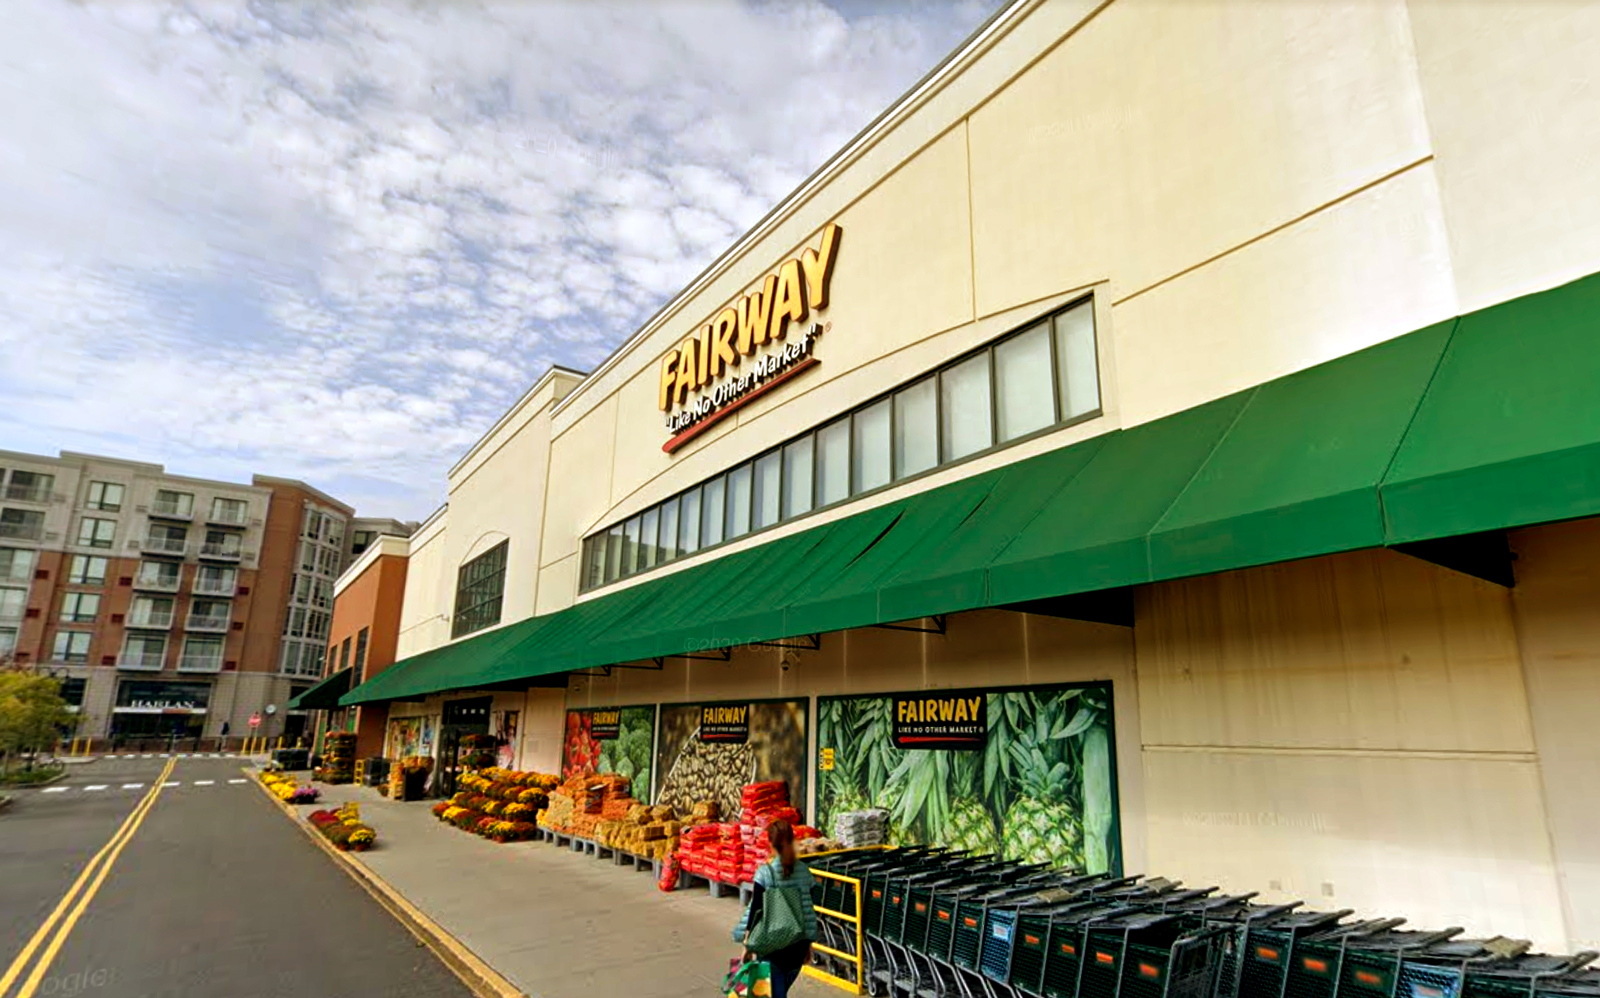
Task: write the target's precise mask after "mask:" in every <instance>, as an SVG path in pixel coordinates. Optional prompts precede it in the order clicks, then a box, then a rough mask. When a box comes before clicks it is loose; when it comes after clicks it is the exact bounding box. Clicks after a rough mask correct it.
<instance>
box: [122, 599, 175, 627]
mask: <svg viewBox="0 0 1600 998" xmlns="http://www.w3.org/2000/svg"><path fill="white" fill-rule="evenodd" d="M172 606H173V601H172V600H170V599H162V598H160V597H157V596H138V597H135V598H134V601H133V607H132V608H131V609H130V610H129V612H128V626H129V627H160V628H167V627H171V626H172Z"/></svg>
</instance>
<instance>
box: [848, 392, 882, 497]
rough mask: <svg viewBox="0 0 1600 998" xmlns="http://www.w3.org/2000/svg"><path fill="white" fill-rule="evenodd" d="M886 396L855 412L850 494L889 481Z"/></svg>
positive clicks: (864, 490) (865, 490)
mask: <svg viewBox="0 0 1600 998" xmlns="http://www.w3.org/2000/svg"><path fill="white" fill-rule="evenodd" d="M889 452H890V444H889V400H888V399H884V400H883V401H882V402H879V403H878V404H876V405H871V406H868V407H867V408H865V409H862V410H861V411H860V412H858V413H856V418H855V440H854V447H853V449H852V453H851V459H852V460H851V479H850V480H851V482H852V486H851V489H850V491H851V494H854V493H857V492H868V491H871V490H872V489H875V488H878V487H879V486H882V485H887V484H889Z"/></svg>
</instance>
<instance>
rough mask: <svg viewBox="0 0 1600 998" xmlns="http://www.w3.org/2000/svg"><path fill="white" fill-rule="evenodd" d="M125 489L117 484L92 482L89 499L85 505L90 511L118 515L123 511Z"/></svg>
mask: <svg viewBox="0 0 1600 998" xmlns="http://www.w3.org/2000/svg"><path fill="white" fill-rule="evenodd" d="M122 495H123V487H122V486H121V485H119V484H117V483H116V482H90V483H89V499H88V501H87V502H85V503H84V505H85V506H87V507H88V508H90V509H98V510H103V511H104V512H107V513H117V512H120V511H121V510H122Z"/></svg>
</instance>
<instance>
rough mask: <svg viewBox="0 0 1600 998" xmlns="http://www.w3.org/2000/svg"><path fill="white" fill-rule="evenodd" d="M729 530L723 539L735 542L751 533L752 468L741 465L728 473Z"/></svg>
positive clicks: (727, 518) (727, 521)
mask: <svg viewBox="0 0 1600 998" xmlns="http://www.w3.org/2000/svg"><path fill="white" fill-rule="evenodd" d="M725 522H726V524H727V530H726V531H724V533H723V537H724V538H725V539H727V540H730V541H731V540H733V539H734V538H735V537H743V536H744V535H745V534H748V533H749V532H750V466H749V465H748V464H741V465H739V467H737V468H735V469H733V470H732V471H730V472H728V515H727V517H726V518H725Z"/></svg>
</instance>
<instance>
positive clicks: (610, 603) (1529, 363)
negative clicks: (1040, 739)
mask: <svg viewBox="0 0 1600 998" xmlns="http://www.w3.org/2000/svg"><path fill="white" fill-rule="evenodd" d="M1597 35H1600V7H1597V6H1596V5H1592V4H1589V5H1580V4H1564V5H1517V6H1510V5H1485V4H1467V5H1460V4H1456V5H1451V4H1445V3H1433V2H1411V3H1406V2H1400V0H1393V2H1372V3H1362V4H1352V5H1348V6H1344V7H1340V8H1337V9H1332V8H1327V7H1325V6H1321V5H1308V4H1267V3H1242V2H1241V3H1232V4H1158V3H1150V2H1141V0H1114V2H1109V3H1091V2H1075V0H1043V2H1030V0H1019V2H1017V3H1014V4H1012V5H1010V6H1008V7H1007V8H1005V9H1004V10H1003V11H1001V12H1000V13H999V14H998V15H996V17H995V18H994V19H993V20H992V21H990V22H989V23H988V24H987V25H986V26H985V27H984V28H983V29H981V30H980V31H979V32H978V33H977V34H976V35H974V37H973V38H972V39H971V40H969V42H968V43H966V44H965V45H964V46H963V47H962V48H961V49H960V50H958V51H957V52H956V53H954V54H953V55H952V57H951V58H950V59H949V60H948V61H947V62H946V63H944V64H943V65H941V66H940V67H939V68H938V69H936V70H935V71H934V72H933V73H932V74H931V75H930V76H929V77H928V78H927V79H925V80H924V81H923V82H921V83H920V84H919V85H918V86H917V87H916V88H914V89H913V90H912V91H911V92H910V93H909V94H908V95H907V96H906V97H904V98H903V99H902V100H901V101H899V102H898V103H896V104H895V105H894V106H893V107H891V108H890V109H889V110H888V111H886V112H885V114H884V115H883V116H882V117H881V118H879V119H878V120H877V121H876V122H874V123H873V124H872V125H871V126H869V127H868V128H867V129H866V131H864V132H863V133H862V134H861V135H860V136H858V137H857V138H856V139H854V140H853V141H852V142H851V143H850V144H849V145H848V146H847V147H846V148H845V149H844V150H842V151H841V152H840V153H839V154H838V155H837V156H835V157H834V158H833V159H832V160H830V161H829V162H828V163H827V164H826V165H825V166H824V167H823V168H822V169H821V170H819V171H818V173H817V174H816V175H814V176H813V177H812V178H810V179H809V180H808V181H807V182H806V183H805V184H803V185H802V186H801V188H799V189H798V190H797V191H796V192H795V193H794V194H793V195H792V196H791V197H790V198H789V199H787V200H786V201H785V202H783V203H782V204H781V205H779V206H778V208H776V209H775V210H774V211H773V213H772V214H771V215H769V216H768V217H767V218H766V219H764V220H763V221H762V222H760V223H759V224H758V225H757V226H756V227H755V228H754V229H752V230H751V232H750V233H749V234H747V235H746V236H745V237H744V238H742V239H741V240H740V241H739V242H738V243H737V244H736V245H735V246H734V247H733V248H731V249H730V250H729V251H728V252H727V253H726V254H725V255H724V256H723V257H722V258H720V259H719V260H717V261H716V263H714V264H713V265H712V266H711V268H710V269H708V270H707V271H706V272H705V273H704V274H702V275H701V276H700V277H699V278H698V279H696V280H695V281H694V282H693V283H692V284H691V285H690V286H688V287H687V288H685V289H684V290H683V291H682V292H681V293H680V294H679V295H678V296H677V297H676V298H674V299H673V300H672V301H671V302H670V303H669V304H668V305H667V306H666V307H665V308H664V309H663V310H662V311H661V312H660V313H659V314H658V315H657V316H656V317H655V318H653V319H652V320H651V321H650V322H649V323H648V324H647V325H646V326H645V327H644V328H642V329H640V330H638V331H637V332H636V333H635V334H634V335H633V336H632V337H631V338H630V339H629V340H628V341H627V342H626V343H625V344H624V345H623V346H622V347H621V348H620V349H619V350H618V351H617V352H616V353H615V354H613V355H612V356H611V357H610V358H609V359H608V360H607V361H606V362H605V363H604V364H602V365H600V366H599V367H598V368H597V369H596V370H594V371H592V372H589V373H587V374H581V373H577V372H572V371H566V370H561V369H556V370H552V371H550V372H549V373H548V374H547V375H546V376H545V377H544V378H542V379H541V380H540V381H539V383H538V384H536V385H535V386H534V387H533V388H532V389H531V390H530V391H529V392H528V394H527V395H526V396H525V397H524V398H523V399H522V400H520V401H519V402H518V403H517V405H516V406H514V407H513V408H512V410H511V411H510V412H508V413H507V414H506V415H505V416H504V417H503V418H502V419H501V420H500V422H499V423H498V424H496V425H495V426H494V427H493V428H492V429H491V430H490V431H489V432H488V433H487V434H486V435H485V436H484V437H483V439H482V440H481V441H480V442H479V443H478V444H477V445H476V446H475V447H474V448H473V449H472V451H471V452H469V453H468V454H467V455H466V456H465V457H464V458H463V459H462V460H461V462H460V463H459V464H458V465H457V466H456V467H455V468H454V469H453V470H452V471H451V474H450V480H449V499H448V503H447V505H446V506H445V507H443V508H441V509H440V510H439V511H438V512H437V513H436V514H435V515H434V516H433V517H432V518H431V519H430V520H429V521H427V522H426V523H425V524H424V525H423V527H422V528H421V529H419V530H418V531H417V532H416V533H415V534H414V535H413V536H412V537H411V538H410V539H409V540H408V541H407V542H405V543H406V552H405V553H406V557H407V561H408V566H407V570H406V574H405V581H404V601H403V605H402V607H401V609H400V613H399V622H398V627H399V638H398V644H397V648H396V657H397V661H396V663H395V664H394V665H392V666H389V667H388V668H386V669H383V670H382V671H379V672H376V673H374V672H373V670H371V669H368V670H367V674H366V676H365V682H362V683H360V684H359V685H356V686H354V688H353V689H351V690H350V691H349V692H348V693H345V694H344V695H343V698H342V702H343V703H344V704H346V705H361V707H362V709H363V711H365V712H367V713H368V716H370V717H380V716H381V718H382V719H383V720H384V723H386V724H388V725H389V726H391V732H393V731H397V730H401V729H402V728H404V730H406V731H410V732H415V731H416V730H418V724H419V722H425V723H423V724H422V726H421V727H422V730H425V731H427V732H429V733H430V735H429V738H428V739H427V740H425V741H423V742H421V743H416V742H408V747H407V749H406V751H415V750H416V746H417V744H421V745H422V746H423V748H424V749H425V750H434V749H435V748H436V746H437V744H438V742H436V741H434V740H433V737H432V734H431V733H432V732H435V731H436V732H438V738H439V740H440V741H442V740H443V738H444V736H445V734H446V733H447V732H448V731H451V730H456V729H461V728H464V727H469V726H472V725H479V724H485V723H496V724H498V723H501V722H500V721H494V722H488V721H487V720H486V718H497V719H504V718H506V717H507V716H509V715H514V716H515V724H514V732H511V731H508V732H507V733H508V734H513V737H512V739H511V744H510V745H509V746H508V748H507V755H506V760H507V762H508V763H510V764H514V765H518V766H521V767H524V768H532V769H541V770H552V769H555V768H556V767H558V766H559V765H560V763H561V754H562V751H563V737H564V734H565V733H566V732H565V731H564V727H563V725H564V724H565V723H567V722H566V721H565V720H564V719H565V718H566V717H567V714H568V712H569V711H571V710H574V709H579V708H591V707H620V706H630V705H646V704H658V705H660V704H692V703H716V702H750V701H758V700H764V699H772V698H799V699H800V700H801V701H803V703H804V704H805V709H806V710H807V711H808V716H807V722H808V726H807V728H806V731H807V732H808V734H807V738H808V739H809V744H808V746H807V750H806V751H807V753H808V758H809V762H808V767H809V768H810V769H811V771H812V772H813V773H814V774H815V775H818V776H819V777H822V778H819V779H818V780H815V781H812V782H813V783H815V784H819V785H820V784H822V783H823V782H824V779H825V776H826V772H827V771H828V767H829V766H830V765H831V764H832V760H833V758H834V755H833V753H834V751H835V749H836V748H840V749H842V748H843V746H837V747H836V746H834V745H824V744H821V742H820V739H819V734H818V732H819V728H820V727H822V726H823V725H824V724H825V723H826V722H825V720H824V718H823V713H824V711H825V710H826V709H828V707H829V705H830V704H831V703H832V702H834V701H832V700H831V698H834V697H839V696H853V695H868V694H874V693H911V692H916V691H930V690H970V689H980V690H981V689H994V690H1000V689H1016V688H1023V689H1028V688H1034V687H1038V688H1046V687H1051V686H1061V685H1068V686H1070V685H1072V684H1096V685H1095V686H1094V687H1093V688H1094V689H1096V690H1100V691H1102V692H1103V694H1104V696H1103V699H1102V700H1099V701H1097V703H1099V704H1100V705H1101V706H1100V707H1099V708H1097V709H1103V711H1104V712H1105V714H1106V715H1107V716H1106V717H1104V718H1103V719H1102V720H1103V723H1104V728H1105V730H1106V731H1107V732H1109V733H1110V735H1111V744H1110V746H1109V747H1110V750H1111V758H1112V759H1113V760H1114V762H1113V763H1112V764H1111V765H1112V767H1113V775H1114V780H1113V782H1114V795H1113V799H1114V804H1115V825H1114V837H1115V852H1116V854H1117V858H1119V859H1120V861H1121V864H1122V866H1123V868H1124V869H1126V870H1128V871H1131V872H1149V873H1159V874H1163V875H1166V876H1171V877H1181V878H1183V879H1185V880H1187V881H1190V882H1194V883H1205V884H1212V883H1215V884H1221V885H1222V886H1223V887H1225V888H1227V889H1230V890H1259V891H1261V892H1262V896H1263V898H1264V899H1268V900H1271V899H1278V898H1299V899H1304V900H1306V901H1307V903H1308V904H1310V905H1312V906H1316V907H1323V908H1328V907H1350V908H1355V909H1358V910H1359V911H1362V912H1364V913H1371V914H1391V915H1405V916H1407V917H1408V918H1409V919H1410V921H1411V922H1412V923H1413V924H1416V925H1419V926H1420V925H1428V926H1434V925H1463V926H1466V927H1468V928H1469V929H1470V930H1473V931H1476V932H1481V933H1484V934H1490V933H1503V934H1506V935H1510V936H1521V937H1527V938H1530V939H1533V940H1534V941H1535V942H1536V943H1537V944H1538V945H1540V946H1544V947H1548V948H1552V949H1569V950H1570V949H1576V948H1581V947H1586V946H1587V947H1594V946H1595V945H1596V944H1597V942H1600V835H1596V834H1595V832H1594V828H1595V823H1596V818H1597V817H1600V806H1597V804H1596V798H1595V788H1596V785H1597V778H1600V731H1597V730H1596V725H1595V724H1594V721H1593V718H1594V705H1595V703H1596V700H1595V697H1596V694H1597V693H1600V661H1597V660H1600V617H1597V615H1596V613H1595V607H1596V606H1597V605H1600V569H1597V567H1596V566H1597V565H1600V519H1595V517H1596V516H1597V515H1600V401H1597V396H1596V393H1595V390H1594V387H1593V386H1594V385H1595V384H1596V383H1597V380H1596V375H1597V374H1600V351H1597V350H1596V349H1595V346H1594V337H1595V335H1596V333H1600V277H1593V276H1590V275H1593V274H1595V273H1596V272H1600V194H1597V193H1596V187H1595V185H1594V182H1593V169H1592V164H1593V163H1594V162H1595V161H1596V158H1595V157H1596V155H1597V154H1600V130H1596V129H1595V128H1593V125H1592V123H1593V122H1595V121H1597V120H1600V88H1596V87H1593V86H1584V85H1580V84H1581V81H1583V80H1586V79H1589V78H1590V76H1591V74H1592V69H1591V68H1590V67H1591V65H1592V51H1593V46H1594V42H1595V40H1596V36H1597ZM346 682H348V678H347V679H346ZM1106 684H1109V687H1107V685H1106ZM1080 702H1083V701H1080ZM380 711H381V712H382V713H381V715H380V713H379V712H380ZM992 714H993V711H992V710H991V718H990V723H991V724H993V723H994V718H993V716H992ZM662 716H663V717H664V716H665V715H664V714H663V715H662ZM1097 723H1101V722H1097ZM397 725H399V726H400V727H395V726H397ZM406 725H410V727H405V726H406ZM660 730H661V732H662V733H664V730H665V729H664V726H663V728H662V729H660ZM408 737H411V736H409V735H408ZM392 741H393V739H391V744H390V745H389V747H388V748H387V750H386V751H387V754H390V755H395V754H401V753H400V750H399V747H398V746H397V745H395V744H393V743H392ZM1085 751H1086V752H1087V750H1085ZM1083 764H1084V765H1085V766H1087V765H1088V763H1087V762H1086V761H1085V762H1084V763H1083ZM663 775H664V774H662V773H660V772H658V773H657V780H658V781H659V780H660V779H661V778H662V777H663ZM658 786H659V783H658ZM1039 793H1040V794H1044V793H1046V791H1044V790H1041V791H1039ZM805 796H806V799H805V801H804V803H807V804H810V805H811V806H815V805H816V803H817V801H816V797H817V796H818V786H817V785H810V784H808V786H807V788H806V793H805ZM1068 796H1071V795H1070V794H1069V795H1068ZM1008 820H1009V819H1008Z"/></svg>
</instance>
